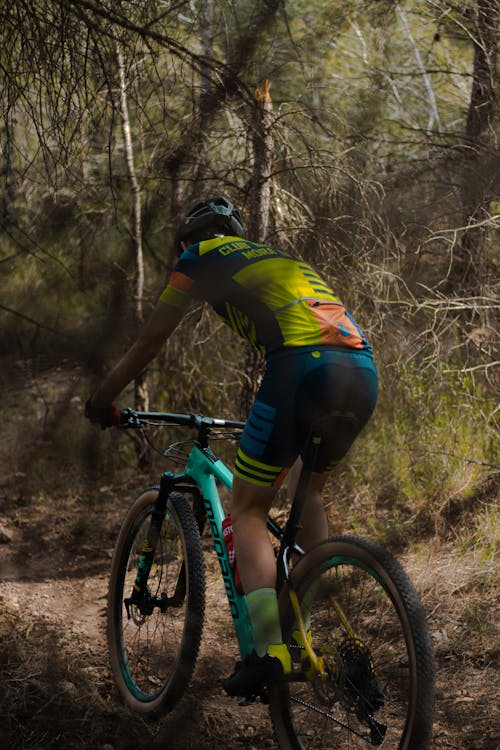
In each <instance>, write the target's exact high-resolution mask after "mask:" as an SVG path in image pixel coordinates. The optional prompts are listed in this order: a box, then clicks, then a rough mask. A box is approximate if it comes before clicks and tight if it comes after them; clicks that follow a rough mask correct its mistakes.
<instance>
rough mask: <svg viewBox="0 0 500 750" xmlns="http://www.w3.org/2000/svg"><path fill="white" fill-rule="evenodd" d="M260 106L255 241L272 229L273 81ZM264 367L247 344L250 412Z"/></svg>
mask: <svg viewBox="0 0 500 750" xmlns="http://www.w3.org/2000/svg"><path fill="white" fill-rule="evenodd" d="M255 94H256V99H257V107H256V108H255V110H254V122H253V149H254V167H253V175H252V192H251V196H250V221H249V238H250V239H251V240H253V241H254V242H265V240H266V237H267V233H268V229H269V214H270V208H271V177H272V167H273V157H274V142H273V132H272V127H273V104H272V99H271V94H270V92H269V81H268V80H267V79H266V80H264V82H263V84H262V87H261V88H258V89H257V91H256V92H255ZM263 371H264V359H263V356H262V354H261V353H260V352H259V351H258V350H257V349H255V348H254V347H251V346H250V345H248V346H247V350H246V352H245V364H244V380H243V386H242V391H241V409H242V412H243V414H247V413H248V412H249V410H250V407H251V405H252V403H253V400H254V398H255V394H256V392H257V389H258V387H259V384H260V381H261V379H262V374H263Z"/></svg>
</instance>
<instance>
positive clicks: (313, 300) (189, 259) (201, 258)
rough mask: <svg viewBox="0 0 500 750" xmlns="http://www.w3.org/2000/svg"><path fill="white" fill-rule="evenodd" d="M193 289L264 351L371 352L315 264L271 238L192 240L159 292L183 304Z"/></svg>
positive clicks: (194, 294)
mask: <svg viewBox="0 0 500 750" xmlns="http://www.w3.org/2000/svg"><path fill="white" fill-rule="evenodd" d="M193 297H195V298H201V299H203V300H206V301H207V302H208V303H209V304H210V305H211V306H212V307H213V308H214V310H215V311H216V312H217V313H218V314H219V315H220V316H221V317H222V318H223V319H224V321H225V322H226V323H227V324H228V325H229V326H230V327H231V328H232V329H233V330H234V331H235V332H236V333H237V334H239V335H240V336H242V337H243V338H245V339H246V340H247V341H249V342H250V343H251V344H252V345H254V346H255V347H257V348H259V349H260V350H261V351H262V352H263V353H265V354H266V355H268V354H271V353H272V352H275V351H278V350H282V349H286V348H288V347H303V346H322V345H323V346H325V345H326V346H335V347H347V348H349V349H357V350H363V351H366V352H371V347H370V346H369V344H368V342H367V340H366V338H365V336H364V334H363V332H362V331H361V329H360V327H359V326H358V325H357V323H356V322H355V321H354V319H353V318H352V317H351V315H349V313H348V312H347V311H346V309H345V307H344V305H343V304H342V302H341V300H340V299H339V297H338V296H337V294H336V293H335V292H334V291H333V290H332V289H331V288H330V286H329V285H328V284H326V283H325V281H324V280H323V279H322V278H321V277H320V276H319V275H318V274H317V273H316V271H314V269H313V268H312V267H311V266H310V265H308V264H307V263H305V262H304V261H302V260H301V259H300V258H296V257H294V256H293V255H291V254H290V253H287V252H286V251H283V250H278V249H276V248H273V247H270V246H268V245H265V244H259V243H255V242H249V241H248V240H246V239H241V238H239V237H216V238H214V239H210V240H205V241H203V242H199V243H197V244H195V245H192V246H191V247H189V248H188V249H187V250H186V251H185V252H184V253H183V254H182V256H181V257H180V258H179V260H178V262H177V265H176V267H175V270H174V272H173V273H172V275H171V277H170V279H169V282H168V285H167V287H166V288H165V290H164V292H163V294H162V295H161V299H162V300H163V301H164V302H166V303H168V304H171V305H174V306H175V307H177V308H179V309H181V310H184V309H186V308H187V306H188V305H189V303H190V300H191V299H192V298H193Z"/></svg>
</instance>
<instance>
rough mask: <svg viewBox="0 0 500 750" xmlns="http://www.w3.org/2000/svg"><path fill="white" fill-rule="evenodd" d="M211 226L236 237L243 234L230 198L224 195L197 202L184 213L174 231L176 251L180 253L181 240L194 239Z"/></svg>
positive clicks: (238, 217)
mask: <svg viewBox="0 0 500 750" xmlns="http://www.w3.org/2000/svg"><path fill="white" fill-rule="evenodd" d="M212 227H214V228H220V229H224V230H225V231H226V232H229V233H230V234H234V235H236V236H237V237H244V236H245V228H244V226H243V219H242V217H241V214H240V212H239V211H238V209H237V208H235V207H234V206H233V204H232V203H231V201H230V200H228V199H227V198H224V196H219V197H218V198H211V199H210V200H208V201H205V202H204V203H197V204H196V206H194V208H192V209H191V211H189V212H188V213H187V214H186V216H185V217H184V221H183V222H182V224H181V225H180V227H179V229H178V230H177V232H176V233H175V239H174V243H175V248H176V250H177V252H178V253H179V254H180V253H182V245H181V242H186V241H189V238H190V237H192V238H193V239H194V236H195V235H196V234H198V233H200V232H201V233H203V230H204V229H208V228H212Z"/></svg>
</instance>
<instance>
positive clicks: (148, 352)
mask: <svg viewBox="0 0 500 750" xmlns="http://www.w3.org/2000/svg"><path fill="white" fill-rule="evenodd" d="M182 315H183V310H182V309H181V308H179V307H176V306H174V305H171V304H169V303H167V302H164V301H162V300H160V301H159V302H158V304H157V306H156V307H155V309H154V310H153V313H152V314H151V317H150V318H149V320H148V321H147V323H145V324H144V326H143V327H142V329H141V331H140V333H139V336H138V338H137V341H136V342H135V343H134V344H133V345H132V346H131V347H130V349H129V350H128V352H126V354H124V355H123V357H122V358H121V359H120V361H119V362H118V363H117V364H116V365H115V367H114V368H113V369H112V370H111V372H110V373H109V375H108V376H107V377H106V378H105V380H104V381H103V382H102V383H101V385H100V386H99V387H98V388H97V390H96V391H95V392H94V394H93V395H92V397H91V405H92V406H94V407H96V408H100V407H105V406H109V404H110V403H111V402H112V401H113V399H115V398H116V396H117V395H118V394H119V393H120V392H121V391H122V390H123V389H124V388H125V386H126V385H128V384H129V383H130V382H131V381H132V380H133V379H134V378H136V377H137V375H139V374H140V373H141V372H142V370H144V368H145V367H146V366H147V365H148V364H149V363H150V362H151V360H152V359H154V357H155V356H156V355H157V354H158V352H159V350H160V349H161V347H162V345H163V343H164V342H165V341H166V340H167V339H168V337H169V336H170V334H171V333H172V331H173V330H174V329H175V327H176V326H177V324H178V323H179V321H180V320H181V318H182Z"/></svg>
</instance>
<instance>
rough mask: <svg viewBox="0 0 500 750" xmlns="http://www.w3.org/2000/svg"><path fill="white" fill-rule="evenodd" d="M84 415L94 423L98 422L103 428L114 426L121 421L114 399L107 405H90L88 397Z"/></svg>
mask: <svg viewBox="0 0 500 750" xmlns="http://www.w3.org/2000/svg"><path fill="white" fill-rule="evenodd" d="M85 416H86V417H87V419H90V421H91V422H93V423H94V424H100V425H101V427H102V429H103V430H105V429H106V427H116V426H117V425H119V424H121V421H122V415H121V413H120V409H119V407H118V404H117V403H116V402H115V401H112V402H111V404H110V405H109V406H92V404H91V401H90V398H89V399H88V401H87V403H86V404H85Z"/></svg>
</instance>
